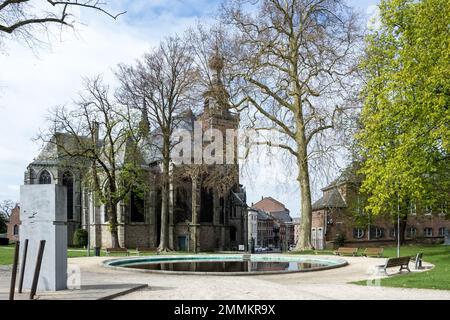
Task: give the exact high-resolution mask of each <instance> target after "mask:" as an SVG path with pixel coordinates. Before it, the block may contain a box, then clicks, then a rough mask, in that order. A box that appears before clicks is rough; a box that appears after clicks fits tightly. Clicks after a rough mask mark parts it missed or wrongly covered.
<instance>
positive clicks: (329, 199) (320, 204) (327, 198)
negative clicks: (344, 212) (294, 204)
mask: <svg viewBox="0 0 450 320" xmlns="http://www.w3.org/2000/svg"><path fill="white" fill-rule="evenodd" d="M346 207H347V204H346V203H345V200H344V199H343V198H342V196H341V193H340V192H339V190H337V188H334V189H331V190H329V191H327V192H325V193H324V195H323V197H322V198H320V199H319V200H317V201H316V202H315V203H314V204H313V205H312V209H313V210H320V209H325V208H346Z"/></svg>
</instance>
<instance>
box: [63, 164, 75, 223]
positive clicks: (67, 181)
mask: <svg viewBox="0 0 450 320" xmlns="http://www.w3.org/2000/svg"><path fill="white" fill-rule="evenodd" d="M63 186H65V187H66V188H67V220H72V219H73V175H72V173H70V172H68V171H67V172H65V173H64V174H63Z"/></svg>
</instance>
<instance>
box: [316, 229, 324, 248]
mask: <svg viewBox="0 0 450 320" xmlns="http://www.w3.org/2000/svg"><path fill="white" fill-rule="evenodd" d="M316 243H317V245H316V249H317V250H323V228H318V229H317V237H316Z"/></svg>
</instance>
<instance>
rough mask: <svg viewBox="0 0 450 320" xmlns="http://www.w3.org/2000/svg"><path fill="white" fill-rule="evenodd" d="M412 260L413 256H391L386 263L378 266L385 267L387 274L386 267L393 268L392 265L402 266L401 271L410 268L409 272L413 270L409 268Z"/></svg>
mask: <svg viewBox="0 0 450 320" xmlns="http://www.w3.org/2000/svg"><path fill="white" fill-rule="evenodd" d="M410 260H411V257H399V258H389V259H387V260H386V263H385V264H382V265H379V266H377V267H378V268H380V269H383V271H384V273H386V274H387V271H386V269H387V268H392V267H400V272H401V271H402V270H403V269H406V270H408V272H411V270H409V261H410Z"/></svg>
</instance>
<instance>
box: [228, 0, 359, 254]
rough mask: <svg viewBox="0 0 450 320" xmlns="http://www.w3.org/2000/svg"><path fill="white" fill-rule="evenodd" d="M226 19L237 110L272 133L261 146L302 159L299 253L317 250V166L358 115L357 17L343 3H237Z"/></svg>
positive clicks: (299, 165)
mask: <svg viewBox="0 0 450 320" xmlns="http://www.w3.org/2000/svg"><path fill="white" fill-rule="evenodd" d="M255 6H256V7H257V8H256V9H257V10H252V9H255ZM222 16H223V21H224V23H225V24H226V25H227V26H228V27H229V28H230V30H231V32H233V33H235V34H236V37H235V43H234V45H232V47H233V48H234V49H235V52H234V53H232V55H230V57H229V59H230V60H231V61H230V65H231V66H233V71H232V73H233V75H234V79H235V81H236V82H237V83H238V84H239V90H240V95H241V99H240V100H238V101H237V100H236V101H235V107H236V108H238V109H239V110H240V111H241V112H243V113H244V112H247V114H248V115H249V119H251V120H252V121H250V122H251V124H252V127H254V128H255V129H256V130H258V131H260V132H269V133H268V134H262V136H261V139H259V141H257V142H256V144H263V145H266V146H269V147H277V148H280V149H281V150H284V151H285V152H287V153H288V154H290V155H291V156H292V157H293V159H295V161H294V163H295V165H296V167H297V169H298V177H297V180H298V183H299V186H300V200H301V215H302V219H301V230H300V238H299V242H298V244H297V249H300V250H305V249H310V248H311V247H312V246H311V219H312V205H311V179H310V170H311V168H310V166H311V162H312V160H313V159H314V158H323V157H324V156H325V154H326V153H327V151H328V149H329V148H330V145H329V141H330V140H332V139H331V138H330V136H329V135H328V136H327V135H326V133H327V131H329V130H333V129H337V127H338V125H339V124H340V123H341V119H342V118H343V116H344V115H345V114H346V113H348V112H350V109H353V106H352V105H349V104H348V97H349V92H350V90H351V89H352V88H353V87H354V86H355V81H354V78H353V75H354V74H355V70H356V64H357V61H358V59H357V54H358V52H359V47H358V44H359V39H360V37H359V36H358V35H359V33H358V20H357V17H356V15H355V14H354V13H353V12H352V10H351V9H350V8H349V7H347V6H345V4H344V3H343V1H340V0H260V1H254V2H253V4H251V3H249V2H248V1H244V0H234V1H231V2H229V3H226V4H225V5H224V6H223V8H222ZM273 133H276V134H278V135H279V137H278V140H277V141H273V140H271V135H272V134H273Z"/></svg>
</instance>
